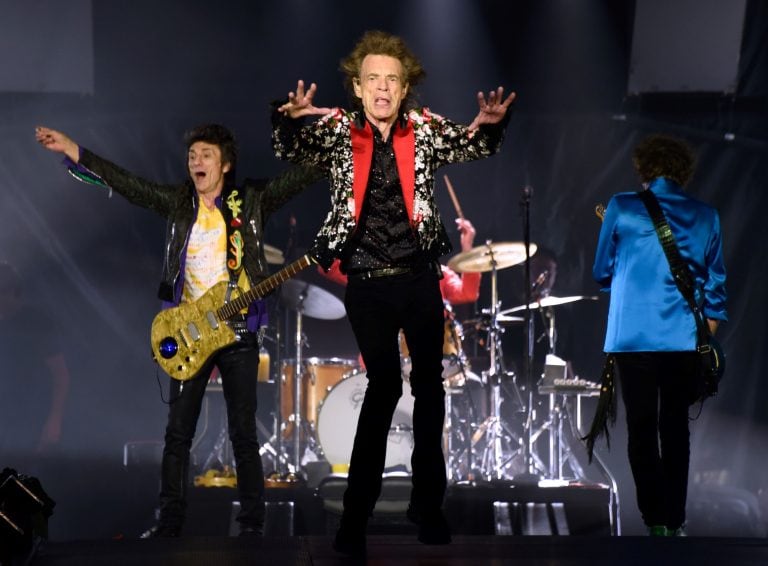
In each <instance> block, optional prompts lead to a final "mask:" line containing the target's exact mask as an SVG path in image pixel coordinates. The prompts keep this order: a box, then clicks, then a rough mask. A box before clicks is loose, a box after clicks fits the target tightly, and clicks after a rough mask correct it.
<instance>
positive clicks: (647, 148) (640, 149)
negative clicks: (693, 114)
mask: <svg viewBox="0 0 768 566" xmlns="http://www.w3.org/2000/svg"><path fill="white" fill-rule="evenodd" d="M633 163H634V166H635V170H636V171H637V173H638V175H639V177H640V180H641V181H642V183H643V189H644V190H648V191H652V192H653V194H654V195H655V196H656V199H657V200H658V201H659V204H660V206H661V209H662V211H663V212H664V216H665V217H666V219H667V222H668V223H669V225H670V227H671V229H672V232H673V234H674V236H675V239H676V241H677V245H678V247H679V249H680V254H681V256H682V258H683V260H684V261H685V262H686V263H687V264H688V267H689V269H690V271H691V273H692V275H693V277H694V279H695V282H696V289H697V291H696V300H697V303H698V304H699V305H700V307H701V310H702V312H703V313H704V317H705V319H706V322H707V325H708V327H709V331H710V333H714V332H715V330H716V329H717V326H718V323H719V322H720V321H721V320H727V314H726V292H725V267H724V264H723V253H722V241H721V233H720V219H719V216H718V213H717V211H716V210H715V209H714V208H713V207H711V206H709V205H707V204H704V203H702V202H700V201H698V200H696V199H693V198H691V197H690V196H688V195H687V194H686V193H685V192H684V191H683V186H685V184H686V183H687V182H688V180H689V179H690V177H691V175H692V174H693V171H694V166H695V155H694V153H693V151H692V150H691V149H690V148H689V146H688V145H687V144H686V143H684V142H682V141H681V140H678V139H675V138H672V137H670V136H666V135H659V134H656V135H652V136H649V137H648V138H646V139H644V140H643V141H642V142H641V143H640V144H638V146H637V147H636V148H635V150H634V153H633ZM592 273H593V276H594V278H595V280H596V281H597V282H598V283H600V285H602V286H603V287H604V288H606V289H608V290H610V293H611V298H610V307H609V311H608V327H607V331H606V336H605V347H604V350H605V352H607V353H612V354H615V356H614V359H615V362H616V365H617V368H618V373H619V378H620V383H621V390H622V398H623V400H624V406H625V409H626V413H627V431H628V439H629V446H628V451H629V462H630V466H631V468H632V474H633V477H634V480H635V486H636V491H637V502H638V507H639V508H640V512H641V513H642V517H643V521H644V522H645V524H646V525H647V526H648V529H649V533H650V534H652V535H678V534H681V533H682V532H683V531H682V529H683V527H684V524H685V502H686V496H687V491H688V465H689V457H690V440H689V431H688V406H689V390H690V385H691V382H692V380H693V379H694V377H695V376H696V373H697V371H698V367H699V365H698V364H699V354H698V353H697V352H696V345H697V344H696V339H697V334H696V321H695V318H694V315H693V313H692V311H691V309H690V308H689V306H688V303H687V302H686V300H685V299H684V298H683V295H682V294H681V293H680V291H679V290H678V288H677V286H676V285H675V282H674V280H673V278H672V273H671V271H670V267H669V263H668V261H667V258H666V256H665V254H664V249H663V248H662V246H661V243H660V242H659V238H658V236H657V233H656V230H655V228H654V224H653V221H652V220H651V218H650V216H649V214H648V212H647V210H646V207H645V205H644V204H643V201H642V200H641V199H640V196H639V194H638V193H636V192H625V193H619V194H616V195H615V196H614V197H613V198H612V199H611V200H610V202H609V203H608V207H607V208H606V211H605V218H604V221H603V226H602V229H601V231H600V239H599V241H598V245H597V253H596V257H595V263H594V266H593V268H592Z"/></svg>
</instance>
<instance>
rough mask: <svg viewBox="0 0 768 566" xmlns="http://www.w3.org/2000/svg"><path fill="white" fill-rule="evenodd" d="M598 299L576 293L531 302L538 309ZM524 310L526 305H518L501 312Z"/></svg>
mask: <svg viewBox="0 0 768 566" xmlns="http://www.w3.org/2000/svg"><path fill="white" fill-rule="evenodd" d="M596 300H597V297H595V296H591V297H587V296H584V295H574V296H572V297H553V296H548V297H543V298H541V299H540V300H538V301H536V302H534V303H531V304H530V307H531V308H532V309H538V308H541V307H556V306H558V305H564V304H566V303H573V302H575V301H596ZM522 310H525V305H518V306H516V307H512V308H511V309H506V310H503V311H501V312H500V313H499V314H502V315H506V314H509V313H511V312H518V311H522Z"/></svg>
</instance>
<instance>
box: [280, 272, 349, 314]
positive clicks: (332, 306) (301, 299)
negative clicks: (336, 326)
mask: <svg viewBox="0 0 768 566" xmlns="http://www.w3.org/2000/svg"><path fill="white" fill-rule="evenodd" d="M281 292H282V299H283V302H284V303H285V304H287V305H288V307H290V308H292V309H293V310H299V309H301V312H302V314H305V315H306V316H308V317H311V318H319V319H320V320H336V319H339V318H343V317H344V315H345V314H346V310H345V309H344V303H342V302H341V299H339V298H337V297H336V295H333V294H332V293H329V292H328V291H326V290H325V289H323V288H321V287H318V286H317V285H312V284H311V283H307V282H306V281H302V280H301V279H289V280H288V281H286V282H285V283H283V285H282V291H281Z"/></svg>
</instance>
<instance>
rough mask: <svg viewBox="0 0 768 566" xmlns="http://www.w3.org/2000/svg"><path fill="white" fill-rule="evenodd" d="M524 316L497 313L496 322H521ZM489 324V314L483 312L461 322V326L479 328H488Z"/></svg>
mask: <svg viewBox="0 0 768 566" xmlns="http://www.w3.org/2000/svg"><path fill="white" fill-rule="evenodd" d="M524 320H525V318H523V317H522V316H509V315H507V314H501V313H499V314H497V315H496V322H497V323H499V324H513V323H515V322H523V321H524ZM490 325H491V315H490V314H488V313H483V314H481V315H480V316H478V317H477V318H470V319H469V320H465V321H464V322H463V323H462V326H466V327H469V326H477V327H479V328H488V327H489V326H490Z"/></svg>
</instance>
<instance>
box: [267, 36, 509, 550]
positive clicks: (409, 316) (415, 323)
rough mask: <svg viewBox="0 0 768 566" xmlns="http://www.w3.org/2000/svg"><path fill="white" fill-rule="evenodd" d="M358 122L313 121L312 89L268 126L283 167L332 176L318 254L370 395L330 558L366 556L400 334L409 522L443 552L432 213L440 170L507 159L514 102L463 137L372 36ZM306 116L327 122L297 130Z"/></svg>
mask: <svg viewBox="0 0 768 566" xmlns="http://www.w3.org/2000/svg"><path fill="white" fill-rule="evenodd" d="M342 70H343V71H344V73H345V74H346V80H347V86H348V87H349V90H350V91H351V94H352V99H353V101H354V104H355V105H356V106H357V109H356V110H354V111H345V110H341V109H338V108H336V109H330V108H317V107H315V106H314V105H313V103H312V100H313V98H314V95H315V92H316V89H317V87H316V85H314V84H312V85H311V86H310V87H309V89H307V90H305V88H304V83H303V82H302V81H299V82H298V86H297V88H296V91H295V92H291V93H289V95H288V101H287V102H286V103H285V104H283V105H281V106H279V107H278V108H277V109H276V110H277V111H276V113H275V115H274V131H273V147H274V150H275V154H276V155H277V156H278V157H280V158H282V159H287V160H290V161H293V162H295V163H301V164H304V165H313V166H317V167H319V168H321V169H322V170H324V171H326V172H327V174H328V176H329V178H330V184H331V211H330V213H329V214H328V216H327V217H326V219H325V222H324V223H323V225H322V227H321V229H320V231H319V233H318V235H317V238H316V239H315V242H314V246H313V248H312V253H313V255H314V256H315V257H316V258H317V260H318V262H319V264H320V265H321V266H323V267H324V268H325V269H328V268H329V267H330V266H331V264H332V263H333V261H334V259H337V258H338V259H340V260H341V270H342V272H344V273H346V275H347V278H348V283H347V288H346V291H345V300H344V302H345V306H346V309H347V315H348V317H349V320H350V323H351V325H352V330H353V332H354V334H355V338H356V340H357V343H358V347H359V349H360V352H361V354H362V357H363V361H364V362H365V366H366V369H367V377H368V387H367V389H366V393H365V397H364V400H363V405H362V409H361V412H360V418H359V421H358V425H357V432H356V435H355V441H354V445H353V449H352V456H351V460H350V469H349V476H348V488H347V491H346V492H345V495H344V512H343V514H342V519H341V525H340V528H339V530H338V532H337V534H336V538H335V540H334V547H335V548H336V550H337V551H339V552H342V553H345V554H352V555H360V554H364V553H365V549H366V541H365V532H366V526H367V522H368V517H369V516H370V514H371V513H372V511H373V508H374V506H375V504H376V500H377V499H378V496H379V494H380V491H381V483H382V471H383V468H384V462H385V454H386V445H387V436H388V434H389V429H390V425H391V420H392V415H393V412H394V410H395V407H396V405H397V402H398V399H399V398H400V396H401V395H402V378H401V373H400V356H399V350H398V331H399V329H401V328H402V329H403V332H404V334H405V339H406V341H407V342H408V345H409V349H410V355H411V360H412V364H413V365H412V368H413V369H412V371H411V377H410V385H411V391H412V394H413V397H414V410H413V435H414V449H413V454H412V457H411V464H412V469H413V477H412V482H413V489H412V493H411V504H410V507H409V512H408V516H409V518H410V519H411V520H412V521H414V522H416V523H417V524H418V525H419V540H420V541H421V542H423V543H425V544H447V543H449V542H450V541H451V534H450V529H449V526H448V524H447V522H446V520H445V517H444V515H443V513H442V504H443V498H444V495H445V488H446V470H445V461H444V456H443V453H442V446H441V440H442V430H443V421H444V418H445V410H444V402H443V401H444V390H443V385H442V382H441V373H442V370H443V367H442V348H443V324H444V318H443V302H442V299H441V296H440V288H439V279H440V277H441V273H440V266H439V263H438V261H437V260H438V258H439V257H440V256H441V255H443V254H445V253H447V252H449V251H450V244H449V242H448V238H447V236H446V233H445V228H444V226H443V223H442V221H441V220H440V215H439V212H438V210H437V206H436V204H435V200H434V195H433V189H434V175H435V171H436V169H437V168H438V167H440V166H441V165H446V164H449V163H457V162H463V161H470V160H475V159H481V158H484V157H489V156H491V155H493V154H494V153H496V152H497V151H498V150H499V148H500V147H501V143H502V140H503V133H504V128H505V125H506V122H507V119H508V113H507V110H508V108H509V106H510V105H511V104H512V101H513V99H514V94H511V95H510V96H508V97H507V98H506V99H504V98H503V94H504V93H503V89H502V88H501V87H500V88H498V89H497V90H496V91H493V92H491V93H490V95H489V97H488V98H487V99H486V97H485V96H484V95H483V94H482V93H480V94H478V97H477V98H478V104H479V112H478V114H477V116H476V117H475V119H474V121H473V122H472V124H471V125H469V126H464V125H459V124H456V123H454V122H452V121H450V120H448V119H446V118H443V117H442V116H439V115H437V114H434V113H432V112H430V111H429V110H428V109H426V108H422V109H418V108H415V106H414V103H413V98H412V96H413V94H414V93H413V89H414V88H415V87H416V85H417V83H418V82H419V81H420V80H421V78H422V77H423V76H424V70H423V69H422V67H421V64H420V63H419V61H418V60H417V59H416V57H415V56H414V55H413V54H412V52H411V51H410V49H409V48H408V47H407V46H406V45H405V43H404V42H403V40H402V39H400V38H398V37H395V36H392V35H389V34H387V33H384V32H379V31H371V32H366V33H365V34H364V35H363V36H362V38H361V39H360V41H359V42H358V43H357V45H356V46H355V47H354V48H353V50H352V52H351V53H350V54H349V55H348V56H347V57H346V59H345V60H344V61H342ZM303 116H321V117H320V118H319V119H318V120H317V121H315V122H313V123H311V124H307V125H302V124H301V122H300V120H298V119H299V118H301V117H303Z"/></svg>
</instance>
